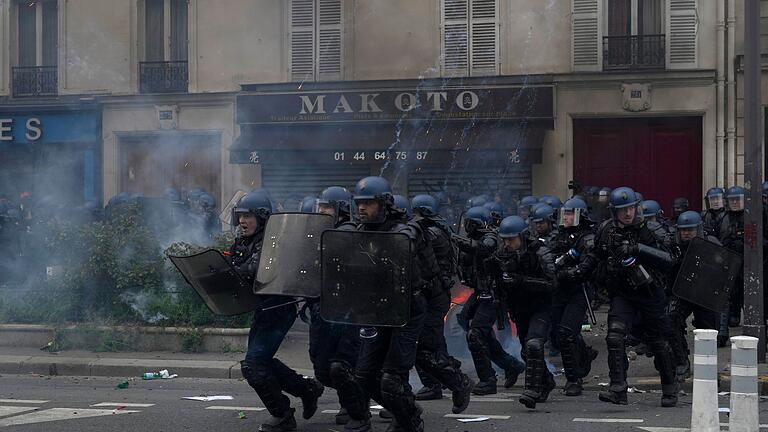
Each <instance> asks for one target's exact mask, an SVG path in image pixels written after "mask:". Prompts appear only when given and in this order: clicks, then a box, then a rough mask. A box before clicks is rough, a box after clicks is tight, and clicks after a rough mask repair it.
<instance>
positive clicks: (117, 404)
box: [91, 402, 155, 408]
mask: <svg viewBox="0 0 768 432" xmlns="http://www.w3.org/2000/svg"><path fill="white" fill-rule="evenodd" d="M91 406H92V407H126V408H149V407H153V406H155V404H143V403H127V402H101V403H97V404H94V405H91Z"/></svg>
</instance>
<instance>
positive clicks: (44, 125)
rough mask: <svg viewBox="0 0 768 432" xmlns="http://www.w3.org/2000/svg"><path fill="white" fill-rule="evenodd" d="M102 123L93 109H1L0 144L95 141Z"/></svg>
mask: <svg viewBox="0 0 768 432" xmlns="http://www.w3.org/2000/svg"><path fill="white" fill-rule="evenodd" d="M99 123H100V118H99V115H98V114H95V113H92V112H68V111H67V112H62V113H56V114H54V113H43V114H34V113H31V114H29V115H15V114H14V115H5V114H1V113H0V145H2V144H33V143H73V142H80V143H82V142H94V141H98V140H99Z"/></svg>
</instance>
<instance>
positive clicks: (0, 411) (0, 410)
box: [0, 406, 37, 417]
mask: <svg viewBox="0 0 768 432" xmlns="http://www.w3.org/2000/svg"><path fill="white" fill-rule="evenodd" d="M36 409H37V407H25V406H0V417H6V416H9V415H14V414H19V413H23V412H27V411H34V410H36Z"/></svg>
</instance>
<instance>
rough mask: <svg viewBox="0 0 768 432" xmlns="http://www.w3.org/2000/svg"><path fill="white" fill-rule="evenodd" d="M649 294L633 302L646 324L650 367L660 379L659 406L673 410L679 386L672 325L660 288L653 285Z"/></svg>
mask: <svg viewBox="0 0 768 432" xmlns="http://www.w3.org/2000/svg"><path fill="white" fill-rule="evenodd" d="M649 289H651V292H650V293H648V294H650V295H648V294H645V295H642V296H638V298H637V299H635V304H637V306H638V309H639V310H640V313H641V317H642V320H643V322H644V323H645V330H646V333H647V339H648V342H649V344H650V347H651V349H652V350H653V364H654V366H656V370H657V371H659V377H660V378H661V392H662V398H661V405H662V406H663V407H672V406H675V405H676V404H677V392H678V390H679V384H678V382H677V380H676V377H675V358H674V355H673V353H672V347H671V346H670V345H669V342H668V341H669V340H670V339H671V338H672V337H673V336H672V326H671V324H670V322H669V317H668V316H667V314H666V307H665V306H666V297H665V295H664V289H663V288H662V287H661V286H652V287H650V288H649Z"/></svg>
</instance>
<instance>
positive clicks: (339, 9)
mask: <svg viewBox="0 0 768 432" xmlns="http://www.w3.org/2000/svg"><path fill="white" fill-rule="evenodd" d="M288 15H289V18H288V21H289V23H290V29H291V30H290V35H289V37H288V40H289V50H290V52H289V55H288V58H289V59H290V79H291V80H292V81H325V80H340V79H342V78H343V65H344V50H343V4H342V0H290V9H289V13H288Z"/></svg>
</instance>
